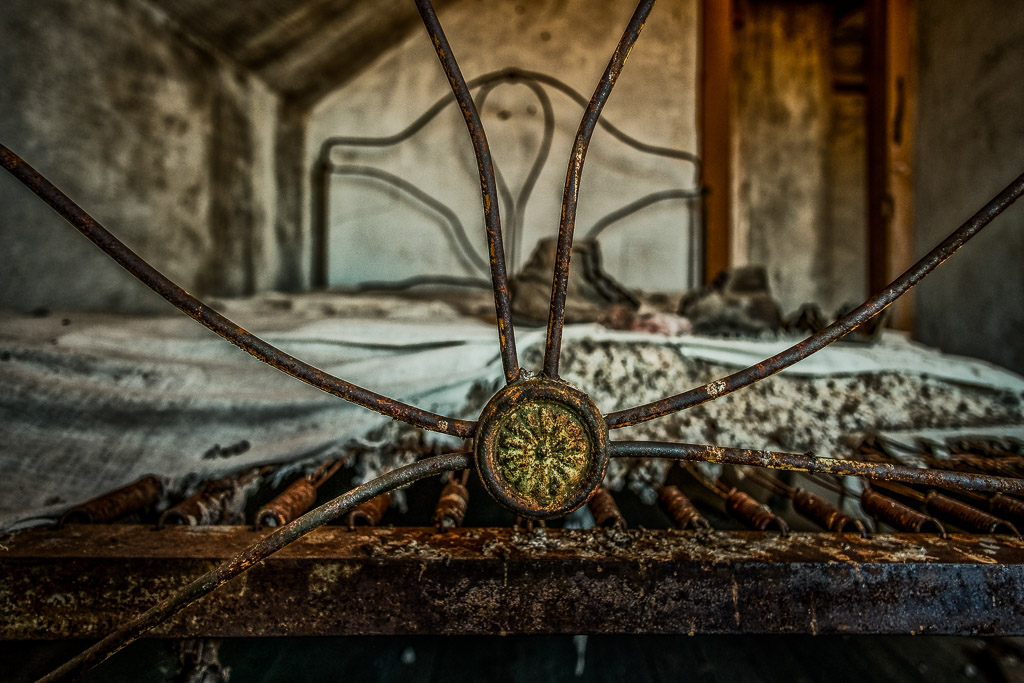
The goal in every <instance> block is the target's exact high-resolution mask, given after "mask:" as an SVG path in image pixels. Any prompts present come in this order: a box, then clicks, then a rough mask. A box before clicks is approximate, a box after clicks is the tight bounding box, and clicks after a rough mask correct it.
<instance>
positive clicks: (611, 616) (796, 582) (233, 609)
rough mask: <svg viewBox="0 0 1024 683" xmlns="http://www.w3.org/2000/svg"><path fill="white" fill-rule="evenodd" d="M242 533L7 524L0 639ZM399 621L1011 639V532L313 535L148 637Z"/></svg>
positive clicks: (115, 609)
mask: <svg viewBox="0 0 1024 683" xmlns="http://www.w3.org/2000/svg"><path fill="white" fill-rule="evenodd" d="M259 533H260V532H254V531H252V530H250V529H249V528H243V527H193V528H188V527H174V528H166V529H164V530H162V531H154V530H152V529H150V528H149V527H145V526H139V525H116V526H99V525H97V526H86V525H81V526H76V525H70V526H68V527H66V528H64V529H62V530H46V529H39V530H31V531H26V532H22V533H20V534H18V535H17V536H15V537H14V538H13V540H8V541H7V542H6V549H4V550H3V551H0V604H2V605H3V609H2V610H0V614H2V615H3V618H2V619H0V638H4V639H45V638H97V637H99V636H101V635H103V634H105V633H107V632H109V631H110V630H111V629H113V628H114V627H115V626H116V625H118V624H120V623H122V622H124V621H125V620H126V619H128V618H130V617H131V616H132V615H134V614H136V613H138V612H140V611H142V610H143V609H145V608H146V607H148V606H150V605H152V604H153V603H155V602H156V601H157V600H159V599H160V598H162V597H164V596H166V595H167V594H168V593H170V592H171V591H173V590H174V589H176V588H178V587H180V586H182V585H183V584H185V583H186V582H188V581H190V580H191V579H193V578H195V577H196V576H198V575H199V574H201V573H202V572H205V571H207V570H209V569H210V568H212V567H213V566H214V565H215V564H216V563H218V562H220V561H222V560H224V559H226V558H228V557H230V556H232V555H233V554H234V553H236V552H237V551H239V550H240V549H242V548H243V547H244V546H246V545H247V544H249V543H251V542H252V541H253V540H254V539H255V538H257V537H258V535H259ZM405 633H433V634H470V633H471V634H499V633H915V634H916V633H961V634H1003V635H1009V634H1022V633H1024V541H1022V540H1020V539H1016V538H1011V537H1005V536H951V537H949V538H948V539H942V538H940V537H938V536H935V535H928V534H905V535H879V536H874V537H872V538H869V539H861V538H860V537H854V536H846V537H838V536H835V535H832V534H813V533H795V534H791V535H790V536H789V537H788V538H782V537H780V536H779V535H777V534H770V533H756V532H682V531H640V530H630V531H621V530H615V529H610V530H594V529H592V530H571V531H570V530H549V531H543V530H541V531H538V532H535V533H529V534H527V533H524V532H517V531H515V530H513V529H460V530H455V531H451V532H446V533H437V532H435V531H434V530H433V529H421V528H374V529H364V530H359V531H355V532H350V531H348V530H346V529H344V528H341V527H328V528H322V529H318V530H317V531H315V532H313V533H311V534H310V535H309V536H307V537H306V538H304V539H302V540H300V541H298V542H296V543H295V544H293V545H291V546H289V547H288V548H286V549H284V550H282V551H281V552H279V553H278V554H276V555H274V556H272V557H271V558H270V559H268V560H267V561H265V562H264V563H263V564H261V565H259V566H257V567H255V568H253V569H252V570H251V571H249V572H248V573H246V574H243V575H241V576H240V577H238V578H236V579H235V580H233V581H232V582H230V583H228V584H227V585H225V586H223V587H222V588H221V589H219V590H217V591H216V592H214V593H212V594H210V595H209V596H207V597H206V598H204V599H203V600H202V601H200V602H199V603H197V604H196V605H194V606H193V607H191V608H189V609H187V610H186V611H184V612H183V613H181V614H180V615H178V617H177V618H175V619H174V620H173V621H171V622H168V623H167V624H165V625H164V626H163V627H161V628H159V629H158V630H156V631H154V632H153V633H152V634H151V635H153V636H159V637H167V636H169V637H198V636H209V637H239V636H302V635H344V634H405Z"/></svg>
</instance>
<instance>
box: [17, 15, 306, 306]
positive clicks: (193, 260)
mask: <svg viewBox="0 0 1024 683" xmlns="http://www.w3.org/2000/svg"><path fill="white" fill-rule="evenodd" d="M0 63H2V64H3V65H4V66H3V72H4V73H3V77H2V78H0V140H2V141H3V142H4V144H5V145H7V146H8V147H10V148H11V149H13V150H14V151H15V152H17V153H19V154H20V155H21V156H23V157H24V158H25V159H26V161H28V162H29V163H30V164H32V165H33V166H35V167H36V168H37V169H38V170H39V171H40V172H42V173H43V174H44V175H46V176H47V177H49V178H50V179H51V180H52V181H53V182H54V183H55V184H56V185H57V186H58V187H60V188H62V189H63V190H64V191H65V192H67V193H68V194H69V195H70V196H71V197H72V198H73V199H75V200H76V201H77V202H79V204H81V205H82V207H83V208H85V210H86V211H88V212H90V213H91V214H92V215H93V216H94V217H95V218H97V219H98V220H99V221H100V222H101V223H103V224H104V225H105V226H106V227H107V228H108V229H110V230H111V231H112V232H114V234H116V235H117V236H118V237H120V238H121V239H122V240H123V241H125V242H126V243H127V244H128V245H129V246H130V247H132V248H133V249H135V250H136V251H137V252H138V253H139V254H140V255H142V256H143V257H144V258H146V259H147V260H149V261H150V262H151V263H152V264H153V265H155V266H156V267H157V268H159V269H161V270H163V271H164V272H165V273H166V274H167V275H168V276H170V277H171V278H173V279H175V280H176V281H178V282H179V283H180V284H182V285H183V286H185V287H186V288H187V289H190V290H192V291H194V292H196V293H198V294H241V293H245V292H249V291H253V290H254V289H266V288H271V287H281V286H288V285H289V284H291V285H293V286H294V285H295V284H296V283H297V282H299V281H301V280H302V277H301V273H300V274H299V275H296V274H295V272H294V271H295V268H296V267H298V268H302V266H301V265H299V260H300V259H299V258H294V259H293V261H294V263H293V264H287V263H284V262H283V260H282V248H281V246H280V245H281V243H282V242H284V243H292V244H293V243H294V241H295V238H296V237H297V236H299V235H298V213H297V211H296V209H297V208H298V207H297V206H292V205H293V204H295V202H294V201H293V202H291V204H289V202H288V200H287V199H285V200H282V199H278V198H277V197H278V195H280V194H282V193H281V187H282V184H283V183H285V181H284V180H283V179H282V178H281V177H279V174H277V173H276V167H277V165H278V159H279V158H280V157H281V154H282V150H281V147H282V145H281V141H280V139H279V136H278V134H277V133H275V130H277V129H278V128H279V127H280V126H281V124H282V123H283V121H282V114H281V112H282V111H283V110H282V106H281V104H280V102H279V100H278V98H277V97H276V96H275V95H274V94H273V93H271V92H270V91H269V90H268V89H267V88H266V87H265V86H264V85H263V84H262V83H261V82H260V81H258V80H257V79H255V78H253V77H251V76H248V75H246V74H245V73H243V72H242V71H241V70H239V69H237V68H235V67H234V66H232V64H230V63H229V62H228V61H227V60H226V59H223V58H221V57H219V56H217V55H216V54H214V52H213V51H211V50H208V49H206V48H204V47H203V46H202V45H198V44H197V43H195V42H194V41H192V40H190V39H188V38H187V37H186V36H184V35H182V34H181V33H180V32H179V31H178V30H177V28H176V27H175V25H174V24H173V23H172V22H169V21H168V20H166V19H165V18H164V17H163V16H161V15H160V14H159V13H157V12H155V11H153V10H150V9H147V6H145V5H143V4H142V3H138V2H135V1H134V0H97V1H96V2H89V3H78V2H73V1H72V0H49V1H48V2H42V3H41V2H35V1H34V0H6V1H5V2H3V3H0ZM295 116H296V115H292V114H288V115H287V116H285V117H284V118H285V119H290V118H294V117H295ZM284 123H287V121H284ZM293 125H294V124H293ZM287 127H288V126H285V128H287ZM295 138H296V136H295V135H292V139H291V141H290V146H291V149H292V150H294V154H296V155H298V154H301V144H302V140H301V138H299V139H298V140H296V139H295ZM289 211H291V212H292V215H289V214H288V212H289ZM0 240H2V242H3V244H4V251H5V256H4V265H3V267H2V268H0V307H5V308H14V309H19V310H32V309H35V308H40V307H45V308H91V309H114V310H126V311H145V310H154V309H156V310H159V309H161V308H162V307H163V306H165V305H166V304H162V303H161V302H160V301H159V300H158V299H157V297H156V295H154V294H152V293H151V292H149V290H147V289H146V288H144V287H143V286H141V285H139V284H138V283H136V282H135V281H134V280H133V279H132V278H131V277H130V276H128V275H127V274H126V273H124V272H123V271H121V269H120V268H119V267H117V266H116V265H115V264H114V263H113V262H112V261H110V260H109V259H108V258H107V257H106V256H104V255H103V254H102V253H101V252H99V251H98V250H97V249H96V248H95V247H93V246H92V245H91V244H89V243H88V242H87V241H86V240H85V239H84V238H82V237H81V236H80V235H78V234H77V232H76V231H74V230H73V229H72V228H71V227H69V226H68V225H66V224H65V223H64V222H63V221H62V220H61V219H59V218H58V217H57V216H56V215H55V214H53V213H52V212H51V211H50V210H49V209H48V208H47V207H46V206H45V205H43V204H42V203H41V202H40V201H39V200H38V199H36V198H35V197H34V196H33V195H31V193H29V192H28V191H27V190H25V189H24V188H22V187H21V186H20V184H18V183H17V182H16V181H14V180H13V179H12V178H10V177H9V176H7V174H6V173H3V174H0Z"/></svg>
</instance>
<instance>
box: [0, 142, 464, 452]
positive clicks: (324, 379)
mask: <svg viewBox="0 0 1024 683" xmlns="http://www.w3.org/2000/svg"><path fill="white" fill-rule="evenodd" d="M0 165H2V166H3V167H4V168H6V169H7V170H8V171H10V173H11V175H13V176H14V177H15V178H17V179H18V180H20V181H21V182H22V183H23V184H24V185H25V186H26V187H27V188H28V189H30V190H32V192H34V193H35V194H36V195H37V196H38V197H39V198H40V199H42V200H43V201H44V202H46V203H47V204H48V205H49V206H50V208H52V209H53V210H54V211H56V212H57V213H58V214H60V215H61V216H62V217H63V218H64V220H66V221H67V222H68V223H71V225H73V226H74V227H75V228H77V229H78V231H79V232H81V233H82V234H83V235H85V236H86V237H87V238H89V240H90V241H92V243H93V244H95V245H96V246H97V247H99V248H100V249H102V250H103V251H104V252H105V253H106V254H107V255H108V256H110V257H111V258H112V259H114V260H115V261H117V262H118V263H119V264H120V265H121V267H122V268H124V269H125V270H127V271H128V272H129V273H131V274H132V275H134V276H135V277H136V278H137V279H138V280H139V281H141V282H142V284H144V285H146V286H147V287H149V288H150V289H152V290H153V291H154V292H156V293H157V294H159V295H160V296H162V297H163V298H164V299H166V300H167V301H168V302H169V303H170V304H171V305H173V306H174V307H175V308H177V309H178V310H180V311H181V312H182V313H184V314H186V315H188V316H189V317H190V318H192V319H193V320H195V321H196V322H198V323H201V324H202V325H205V326H206V327H208V328H209V329H210V330H211V331H213V332H215V333H216V334H218V335H220V336H221V337H223V338H224V339H227V340H228V341H229V342H231V343H232V344H234V345H235V346H237V347H238V348H240V349H242V350H243V351H245V352H246V353H248V354H250V355H252V356H254V357H256V358H258V359H259V360H261V361H263V362H264V363H266V364H268V365H271V366H273V367H275V368H277V369H278V370H281V371H282V372H284V373H287V374H289V375H291V376H292V377H295V378H296V379H300V380H302V381H303V382H305V383H307V384H310V385H312V386H314V387H316V388H317V389H320V390H321V391H325V392H327V393H328V394H333V395H334V396H337V397H339V398H343V399H345V400H346V401H350V402H352V403H356V404H358V405H361V406H363V407H364V408H369V409H370V410H373V411H376V412H378V413H381V414H383V415H387V416H388V417H392V418H395V419H396V420H402V421H403V422H407V423H409V424H411V425H414V426H416V427H422V428H423V429H428V430H431V431H435V432H442V433H444V434H451V435H453V436H460V437H463V438H466V437H469V436H472V435H473V433H474V432H475V430H476V423H474V422H469V421H466V420H457V419H454V418H451V417H444V416H442V415H437V414H435V413H431V412H429V411H426V410H422V409H420V408H416V407H415V406H411V405H408V404H406V403H402V402H401V401H396V400H395V399H392V398H388V397H387V396H383V395H381V394H378V393H376V392H374V391H370V390H369V389H364V388H362V387H360V386H357V385H355V384H352V383H351V382H346V381H345V380H343V379H339V378H338V377H335V376H334V375H331V374H329V373H326V372H324V371H323V370H320V369H319V368H315V367H313V366H312V365H310V364H309V363H305V362H303V361H301V360H299V359H297V358H295V357H293V356H290V355H288V354H287V353H285V352H284V351H281V350H280V349H278V348H277V347H275V346H272V345H271V344H268V343H267V342H265V341H263V340H262V339H260V338H259V337H257V336H256V335H254V334H252V333H251V332H248V331H247V330H245V329H243V328H242V327H240V326H239V325H237V324H236V323H234V322H232V321H231V320H228V319H227V318H225V317H224V316H223V315H221V314H220V313H218V312H217V311H215V310H213V309H212V308H210V307H209V306H207V305H206V304H205V303H203V302H202V301H200V300H199V299H197V298H196V297H194V296H192V295H191V294H189V293H188V292H186V291H185V290H184V289H182V288H181V287H179V286H178V285H176V284H174V282H172V281H171V280H170V279H168V278H167V276H166V275H164V274H163V273H161V272H160V271H158V270H157V269H156V268H154V267H153V266H151V265H149V264H148V263H146V261H144V260H143V259H142V258H141V257H140V256H139V255H138V254H136V253H135V252H134V251H132V250H131V249H129V248H128V247H127V246H126V245H125V244H124V242H122V241H120V240H119V239H117V238H116V237H114V236H113V235H112V234H111V233H110V232H109V231H107V229H106V228H104V227H103V226H102V225H100V224H99V223H98V222H97V221H96V220H95V219H94V218H93V217H92V216H90V215H89V214H88V213H86V212H85V211H84V210H83V209H82V208H81V207H80V206H78V204H76V203H75V202H73V201H72V200H71V199H70V198H69V197H68V196H67V195H66V194H64V193H63V192H61V191H60V190H59V189H58V188H57V187H55V186H54V185H53V183H51V182H50V181H49V180H47V179H46V178H44V177H43V176H42V175H41V174H40V173H39V172H38V171H36V170H35V169H34V168H32V167H31V166H29V165H28V164H27V163H25V161H24V160H23V159H22V158H21V157H19V156H18V155H17V154H15V153H14V152H12V151H11V150H10V149H8V148H7V147H5V146H3V145H0Z"/></svg>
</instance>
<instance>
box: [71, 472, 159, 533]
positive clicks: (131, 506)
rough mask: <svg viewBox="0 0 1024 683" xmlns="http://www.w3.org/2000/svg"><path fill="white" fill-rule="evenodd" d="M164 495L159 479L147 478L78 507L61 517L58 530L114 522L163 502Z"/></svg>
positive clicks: (154, 477)
mask: <svg viewBox="0 0 1024 683" xmlns="http://www.w3.org/2000/svg"><path fill="white" fill-rule="evenodd" d="M163 492H164V484H163V481H161V479H160V478H159V477H157V476H156V475H153V474H147V475H146V476H144V477H142V478H141V479H139V480H138V481H135V482H132V483H131V484H127V485H125V486H122V487H120V488H118V489H114V490H113V491H110V492H108V493H104V494H102V495H100V496H97V497H95V498H93V499H92V500H89V501H87V502H85V503H82V504H81V505H76V506H75V507H73V508H71V509H70V510H68V511H67V512H65V513H64V514H63V515H62V516H61V518H60V522H59V523H58V526H63V525H65V524H105V523H108V522H113V521H114V520H115V519H118V518H119V517H123V516H125V515H128V514H131V513H133V512H138V511H140V510H145V509H146V508H148V507H151V506H152V505H153V504H154V503H156V502H157V501H158V500H160V496H162V495H163Z"/></svg>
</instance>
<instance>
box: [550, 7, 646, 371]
mask: <svg viewBox="0 0 1024 683" xmlns="http://www.w3.org/2000/svg"><path fill="white" fill-rule="evenodd" d="M653 6H654V0H640V3H639V4H638V5H637V6H636V10H634V12H633V16H632V18H631V19H630V20H629V24H628V25H627V26H626V30H625V32H624V33H623V34H622V38H620V39H619V43H618V45H616V46H615V52H614V53H613V54H612V58H611V61H609V62H608V67H607V68H606V69H605V71H604V75H603V76H601V80H600V81H599V82H598V84H597V89H596V90H595V91H594V95H593V97H591V98H590V104H588V105H587V109H586V111H585V112H583V119H582V120H581V121H580V127H579V130H577V131H576V140H575V142H573V145H572V152H571V154H570V156H569V170H568V172H567V173H566V178H565V191H564V193H563V194H562V216H561V221H560V222H559V225H558V246H557V247H556V251H555V272H554V274H553V276H552V280H551V308H550V311H549V313H548V332H547V340H546V341H545V343H544V374H546V375H547V376H548V377H551V378H556V377H558V356H559V353H560V352H561V349H562V327H563V325H564V324H565V295H566V292H567V289H568V286H569V259H570V257H571V256H572V233H573V230H574V229H575V227H576V205H577V203H578V202H579V194H580V179H581V177H582V176H583V161H584V159H585V158H586V156H587V148H588V147H589V146H590V139H591V138H592V137H593V136H594V129H595V128H596V127H597V121H598V119H599V118H600V117H601V110H602V109H604V105H605V103H606V102H607V101H608V96H609V95H611V93H612V88H613V87H614V86H615V81H616V80H618V78H619V74H620V73H621V72H622V67H623V65H624V64H625V63H626V58H627V57H628V56H629V51H630V50H631V49H632V48H633V44H634V43H635V42H636V39H637V38H638V37H639V36H640V31H641V30H643V27H644V22H645V21H647V15H648V14H650V13H651V8H652V7H653Z"/></svg>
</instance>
